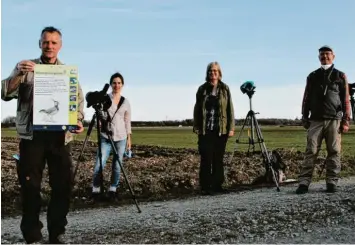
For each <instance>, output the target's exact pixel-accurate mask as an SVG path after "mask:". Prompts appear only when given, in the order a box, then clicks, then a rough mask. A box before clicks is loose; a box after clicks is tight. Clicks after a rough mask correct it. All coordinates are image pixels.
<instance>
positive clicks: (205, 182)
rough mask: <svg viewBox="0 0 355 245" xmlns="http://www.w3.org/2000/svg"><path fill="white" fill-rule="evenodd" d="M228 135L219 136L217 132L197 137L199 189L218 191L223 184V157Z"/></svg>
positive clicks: (208, 132)
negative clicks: (199, 159)
mask: <svg viewBox="0 0 355 245" xmlns="http://www.w3.org/2000/svg"><path fill="white" fill-rule="evenodd" d="M227 140H228V135H219V133H218V132H213V131H207V132H206V134H205V135H199V137H198V149H199V153H200V156H201V162H200V173H199V178H200V187H201V189H202V190H204V191H208V190H210V189H211V188H212V190H213V189H214V190H218V189H220V188H222V184H223V182H224V166H223V157H224V153H225V149H226V144H227Z"/></svg>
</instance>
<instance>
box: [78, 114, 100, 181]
mask: <svg viewBox="0 0 355 245" xmlns="http://www.w3.org/2000/svg"><path fill="white" fill-rule="evenodd" d="M95 119H96V116H95V114H94V115H93V116H92V119H91V122H90V124H89V128H88V132H87V133H86V137H85V140H84V143H83V146H82V148H81V151H80V154H79V157H78V163H77V164H76V166H75V169H74V173H73V178H72V183H73V185H74V182H75V176H76V173H77V171H78V167H79V163H80V162H81V161H83V160H84V159H83V153H84V149H85V146H86V143H87V141H88V139H89V137H90V134H91V131H92V128H93V127H94V124H95Z"/></svg>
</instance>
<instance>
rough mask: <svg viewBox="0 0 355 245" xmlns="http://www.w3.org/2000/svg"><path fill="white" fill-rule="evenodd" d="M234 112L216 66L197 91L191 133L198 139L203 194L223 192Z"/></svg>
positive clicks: (209, 65) (232, 133) (207, 74)
mask: <svg viewBox="0 0 355 245" xmlns="http://www.w3.org/2000/svg"><path fill="white" fill-rule="evenodd" d="M234 127H235V122H234V108H233V102H232V97H231V92H230V90H229V87H228V85H227V84H225V83H224V82H222V70H221V67H220V65H219V64H218V62H211V63H209V64H208V66H207V70H206V82H205V83H203V84H202V85H201V86H200V87H199V88H198V90H197V93H196V103H195V106H194V118H193V131H194V132H195V133H196V134H197V135H198V150H199V153H200V156H201V162H200V173H199V181H200V188H201V192H202V194H211V192H224V189H223V188H222V184H223V182H224V168H223V156H224V153H225V149H226V145H227V141H228V137H231V136H233V135H234Z"/></svg>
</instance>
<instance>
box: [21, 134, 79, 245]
mask: <svg viewBox="0 0 355 245" xmlns="http://www.w3.org/2000/svg"><path fill="white" fill-rule="evenodd" d="M64 138H65V135H64V132H34V135H33V140H24V139H21V141H20V162H19V165H18V174H19V176H18V177H19V181H20V185H21V198H22V220H21V231H22V233H23V235H24V238H25V240H27V239H26V238H28V239H30V240H31V239H33V236H38V235H36V234H40V230H41V228H42V227H43V224H42V222H41V221H40V220H39V214H40V210H41V194H40V191H41V182H42V173H43V170H44V167H45V163H46V162H47V164H48V173H49V184H50V187H51V199H50V202H49V205H48V210H47V224H48V226H47V228H48V232H49V233H50V234H51V235H54V236H57V235H60V234H63V233H64V232H65V226H66V225H67V219H66V215H67V214H68V212H69V205H70V196H71V190H72V176H73V167H72V158H71V149H70V143H69V144H67V145H65V144H64Z"/></svg>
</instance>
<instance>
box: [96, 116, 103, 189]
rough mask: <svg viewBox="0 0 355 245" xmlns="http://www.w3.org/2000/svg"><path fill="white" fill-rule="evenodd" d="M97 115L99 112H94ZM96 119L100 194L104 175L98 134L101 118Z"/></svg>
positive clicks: (99, 135) (99, 134) (99, 133)
mask: <svg viewBox="0 0 355 245" xmlns="http://www.w3.org/2000/svg"><path fill="white" fill-rule="evenodd" d="M96 114H97V115H99V112H98V111H97V112H96ZM96 117H97V118H98V120H96V128H97V145H98V151H99V154H98V157H99V161H100V170H99V176H100V177H99V178H100V192H101V194H103V193H104V174H103V167H102V149H101V132H100V126H101V125H100V124H102V123H101V119H102V118H101V117H100V116H96Z"/></svg>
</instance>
